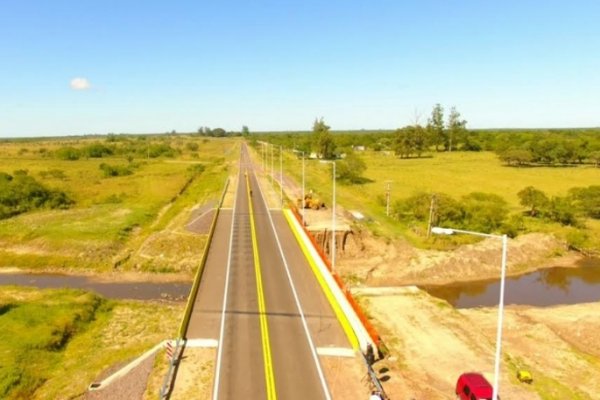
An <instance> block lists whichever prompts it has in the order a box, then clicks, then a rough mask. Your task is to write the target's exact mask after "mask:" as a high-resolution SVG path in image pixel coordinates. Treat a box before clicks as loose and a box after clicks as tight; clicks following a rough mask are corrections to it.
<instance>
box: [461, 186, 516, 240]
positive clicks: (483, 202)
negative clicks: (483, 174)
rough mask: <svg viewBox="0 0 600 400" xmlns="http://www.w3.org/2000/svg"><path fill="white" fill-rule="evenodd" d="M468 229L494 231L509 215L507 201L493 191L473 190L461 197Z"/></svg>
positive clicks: (464, 221) (465, 224) (464, 220)
mask: <svg viewBox="0 0 600 400" xmlns="http://www.w3.org/2000/svg"><path fill="white" fill-rule="evenodd" d="M461 204H462V207H463V212H464V218H463V224H464V225H463V226H464V227H465V228H466V229H470V230H474V231H480V232H492V231H495V230H497V229H499V228H500V227H501V226H502V224H503V223H504V221H505V220H506V217H507V216H508V205H507V203H506V201H505V200H504V199H503V198H502V197H500V196H498V195H497V194H493V193H481V192H473V193H469V194H468V195H466V196H463V197H462V198H461Z"/></svg>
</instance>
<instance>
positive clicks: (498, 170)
mask: <svg viewBox="0 0 600 400" xmlns="http://www.w3.org/2000/svg"><path fill="white" fill-rule="evenodd" d="M359 155H360V157H361V158H363V160H364V161H365V162H366V164H367V170H366V171H365V173H364V174H363V175H364V177H365V178H367V179H368V180H370V181H369V182H367V183H364V184H358V185H345V184H341V183H338V185H337V193H336V196H337V200H338V203H339V204H341V205H342V206H344V207H345V208H346V209H349V210H358V211H360V212H362V213H364V214H366V215H367V216H368V217H371V218H372V219H373V221H372V222H370V223H368V225H369V227H370V229H371V230H372V231H373V232H374V233H375V234H377V235H381V236H383V237H388V238H393V237H397V236H404V237H406V238H408V239H409V240H410V241H411V242H412V243H413V244H415V245H417V246H419V247H430V246H432V243H431V242H432V241H431V240H429V241H428V240H427V239H426V238H425V237H424V234H423V233H424V232H426V226H425V224H423V226H418V227H415V226H414V225H410V224H406V223H403V222H402V221H394V220H392V219H391V218H387V217H386V215H385V211H386V210H385V186H386V181H390V182H391V203H393V202H395V201H397V200H401V199H405V198H407V197H409V196H411V195H413V194H415V193H418V192H427V193H444V194H447V195H450V196H452V197H453V198H455V199H458V198H460V196H463V195H466V194H469V193H471V192H486V193H493V194H497V195H499V196H501V197H502V198H504V199H505V200H506V202H507V203H508V206H509V208H510V212H511V213H514V214H518V213H522V212H523V211H525V209H524V208H523V207H522V206H521V205H520V204H519V199H518V197H517V193H518V192H519V191H520V190H521V189H523V188H525V187H527V186H534V187H536V188H537V189H540V190H542V191H543V192H545V193H546V194H548V195H549V196H564V195H566V194H567V192H568V190H569V189H571V188H573V187H587V186H590V185H596V184H598V182H600V169H599V168H594V167H591V166H581V167H565V168H561V167H536V168H515V167H507V166H505V165H503V164H502V163H501V162H500V160H499V159H498V157H497V156H496V155H495V154H493V153H490V152H469V153H465V152H455V153H435V154H433V157H432V158H420V159H399V158H397V157H394V156H393V155H385V154H383V153H378V152H372V151H366V152H361V153H359ZM277 161H278V160H277ZM276 164H277V163H276ZM301 171H302V164H301V160H299V159H297V157H296V156H294V155H292V154H290V153H287V152H286V153H285V157H284V173H285V174H288V175H292V176H293V177H294V178H295V180H296V181H297V182H299V183H300V182H301ZM330 171H331V166H329V165H326V164H322V163H320V162H319V161H317V160H306V190H307V191H308V190H310V189H313V190H315V192H316V193H317V195H318V196H319V197H320V198H322V199H324V200H325V202H326V204H328V205H329V204H331V195H332V188H331V172H330ZM584 222H585V225H586V229H585V231H586V232H587V233H588V235H589V239H588V241H587V245H588V246H589V247H590V248H591V249H595V250H600V221H597V220H591V219H587V220H585V221H584ZM525 226H526V231H529V232H552V233H556V234H558V235H559V236H561V237H566V236H567V234H568V233H569V232H572V231H573V230H574V229H575V228H571V227H564V226H561V225H559V224H556V223H546V222H541V221H538V220H533V219H529V218H528V219H525ZM456 238H457V239H458V238H459V237H458V236H457V237H456ZM458 240H465V241H471V240H472V238H470V237H469V236H462V237H460V239H458Z"/></svg>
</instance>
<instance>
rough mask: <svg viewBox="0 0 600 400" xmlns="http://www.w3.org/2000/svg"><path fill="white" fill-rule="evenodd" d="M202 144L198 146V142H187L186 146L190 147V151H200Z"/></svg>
mask: <svg viewBox="0 0 600 400" xmlns="http://www.w3.org/2000/svg"><path fill="white" fill-rule="evenodd" d="M199 147H200V146H198V143H196V142H187V143H186V144H185V148H186V149H188V150H189V151H198V148H199Z"/></svg>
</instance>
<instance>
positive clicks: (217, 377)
mask: <svg viewBox="0 0 600 400" xmlns="http://www.w3.org/2000/svg"><path fill="white" fill-rule="evenodd" d="M241 174H242V158H241V157H240V164H239V173H238V176H241ZM239 187H240V185H239V178H238V184H237V186H236V188H235V196H234V198H233V210H234V212H233V213H232V216H231V229H230V233H229V254H228V255H227V270H226V272H225V291H224V293H223V310H222V311H221V328H220V329H219V345H218V347H217V366H216V368H215V370H216V373H215V381H214V385H213V396H212V398H213V399H214V400H217V399H218V398H219V380H220V379H221V360H222V359H223V336H224V335H225V311H226V308H227V297H228V292H229V271H230V269H231V253H232V248H233V226H234V224H235V208H236V205H237V197H238V189H239Z"/></svg>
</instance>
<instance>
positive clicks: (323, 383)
mask: <svg viewBox="0 0 600 400" xmlns="http://www.w3.org/2000/svg"><path fill="white" fill-rule="evenodd" d="M252 174H253V175H254V179H255V180H256V181H257V182H258V179H257V178H256V174H255V173H254V170H252ZM257 186H258V191H259V192H260V196H261V198H262V200H263V204H265V205H266V202H265V198H264V196H263V192H262V188H261V187H260V185H257ZM267 215H268V217H269V222H270V223H271V229H273V234H274V235H275V241H276V242H277V247H278V248H279V254H280V255H281V260H282V261H283V265H284V266H285V272H286V274H287V277H288V282H289V284H290V288H291V289H292V294H293V295H294V300H295V301H296V307H297V308H298V312H299V313H300V318H301V320H302V326H303V327H304V333H305V334H306V339H307V341H308V345H309V347H310V351H311V353H312V356H313V360H314V361H315V366H316V367H317V372H318V373H319V379H320V380H321V386H322V388H323V391H324V392H325V398H326V399H328V400H331V394H330V393H329V386H327V381H326V380H325V375H324V374H323V369H322V368H321V363H320V362H319V356H318V354H317V350H316V348H315V344H314V343H313V341H312V338H311V336H310V332H309V330H308V323H307V322H306V317H305V316H304V310H302V306H301V305H300V299H299V298H298V293H297V292H296V287H295V286H294V281H293V280H292V275H291V274H290V269H289V266H288V263H287V260H286V258H285V255H284V254H283V248H282V247H281V242H280V241H279V236H278V235H277V231H276V230H275V224H274V223H273V217H272V216H271V213H270V212H268V213H267Z"/></svg>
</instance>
